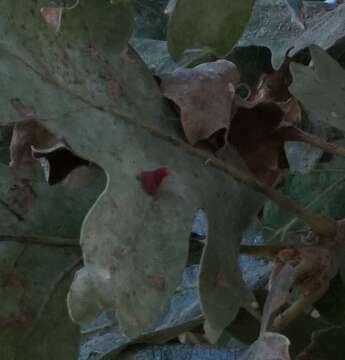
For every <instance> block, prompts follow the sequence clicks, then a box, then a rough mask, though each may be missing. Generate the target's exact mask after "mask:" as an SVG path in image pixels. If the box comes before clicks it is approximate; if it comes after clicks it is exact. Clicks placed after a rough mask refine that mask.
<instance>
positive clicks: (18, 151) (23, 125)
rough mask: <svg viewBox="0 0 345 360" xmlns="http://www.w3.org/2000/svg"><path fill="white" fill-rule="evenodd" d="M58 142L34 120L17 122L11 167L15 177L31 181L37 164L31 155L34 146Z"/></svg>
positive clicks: (13, 136)
mask: <svg viewBox="0 0 345 360" xmlns="http://www.w3.org/2000/svg"><path fill="white" fill-rule="evenodd" d="M56 141H57V140H56V138H55V137H54V136H53V135H52V134H51V133H50V132H49V131H48V130H46V129H45V128H44V127H43V126H42V125H40V124H39V123H38V122H37V121H36V120H34V119H28V120H21V121H19V122H17V123H16V124H15V126H14V129H13V134H12V140H11V144H10V155H11V163H10V166H11V168H12V169H13V172H14V175H15V177H16V178H17V179H18V180H28V179H31V177H32V174H33V170H34V167H35V164H36V160H35V159H34V158H33V156H32V153H31V147H32V146H38V145H45V144H51V143H54V142H56Z"/></svg>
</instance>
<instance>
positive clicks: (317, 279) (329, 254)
mask: <svg viewBox="0 0 345 360" xmlns="http://www.w3.org/2000/svg"><path fill="white" fill-rule="evenodd" d="M344 234H345V220H344V219H343V220H339V221H338V222H337V226H336V232H335V234H334V235H333V236H321V235H316V234H315V233H313V232H310V233H308V234H307V235H306V237H305V238H304V239H302V243H303V242H304V243H306V242H308V243H312V244H313V245H308V246H305V245H301V246H295V247H293V246H290V247H285V248H283V249H277V255H276V259H275V262H274V266H273V270H272V279H271V289H270V294H269V296H268V298H267V300H266V304H265V309H270V310H269V311H266V313H264V315H263V324H264V328H265V327H267V326H268V325H269V324H270V323H271V320H272V328H273V329H274V330H276V331H281V330H283V329H284V328H285V327H286V326H287V325H288V324H289V323H290V322H291V321H292V320H294V319H295V318H296V317H297V316H299V315H300V314H301V313H302V312H303V311H304V310H305V309H306V308H308V307H309V306H310V305H313V304H314V303H315V302H316V301H318V300H319V299H320V298H321V297H322V296H323V295H324V294H325V293H326V291H327V290H328V288H329V283H330V281H331V280H332V279H333V278H334V276H335V275H336V274H337V273H338V272H341V270H342V268H341V267H342V263H343V261H344V258H343V255H344V249H345V240H344V239H345V236H344ZM271 251H272V249H271ZM282 284H283V288H282V286H281V285H282ZM282 289H283V291H282ZM284 289H285V290H284ZM292 291H294V294H296V295H297V298H294V299H292V298H291V296H290V294H291V293H292ZM275 294H278V295H279V297H277V296H276V295H275ZM282 305H288V307H287V308H285V309H284V310H282V311H280V312H278V313H277V310H279V307H281V306H282ZM274 312H275V313H274ZM267 314H268V315H267ZM272 314H273V315H274V318H273V319H271V316H272Z"/></svg>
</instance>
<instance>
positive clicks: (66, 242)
mask: <svg viewBox="0 0 345 360" xmlns="http://www.w3.org/2000/svg"><path fill="white" fill-rule="evenodd" d="M7 241H12V242H18V243H22V244H36V245H46V246H54V247H75V248H79V247H80V245H79V240H78V239H74V238H60V237H49V236H36V235H32V236H21V235H0V242H7Z"/></svg>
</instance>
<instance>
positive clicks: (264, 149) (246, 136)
mask: <svg viewBox="0 0 345 360" xmlns="http://www.w3.org/2000/svg"><path fill="white" fill-rule="evenodd" d="M283 118H284V113H283V112H282V110H281V109H280V108H279V107H278V106H277V105H276V104H274V103H261V104H258V105H256V106H255V107H253V108H251V109H250V108H245V107H241V108H239V109H238V111H237V112H236V114H235V116H234V117H233V119H232V122H231V127H230V132H229V142H230V144H232V145H233V146H234V147H235V148H236V149H237V151H238V152H239V154H240V155H241V156H242V158H243V159H244V161H245V162H246V164H247V166H248V167H249V169H250V170H251V171H252V173H253V174H254V175H256V177H258V178H259V179H260V180H261V181H263V182H265V183H266V184H268V185H275V184H276V183H277V182H278V181H279V178H280V175H281V172H280V169H279V152H280V150H281V149H282V145H283V141H282V140H281V139H279V138H277V137H275V136H274V133H275V131H276V130H277V129H279V127H280V126H282V125H283Z"/></svg>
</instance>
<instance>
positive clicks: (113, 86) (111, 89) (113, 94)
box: [107, 80, 122, 99]
mask: <svg viewBox="0 0 345 360" xmlns="http://www.w3.org/2000/svg"><path fill="white" fill-rule="evenodd" d="M121 94H122V88H121V85H120V84H119V82H118V81H116V80H108V81H107V95H108V96H109V97H110V98H113V99H117V98H118V97H119V96H121Z"/></svg>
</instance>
